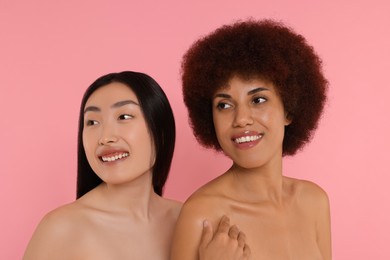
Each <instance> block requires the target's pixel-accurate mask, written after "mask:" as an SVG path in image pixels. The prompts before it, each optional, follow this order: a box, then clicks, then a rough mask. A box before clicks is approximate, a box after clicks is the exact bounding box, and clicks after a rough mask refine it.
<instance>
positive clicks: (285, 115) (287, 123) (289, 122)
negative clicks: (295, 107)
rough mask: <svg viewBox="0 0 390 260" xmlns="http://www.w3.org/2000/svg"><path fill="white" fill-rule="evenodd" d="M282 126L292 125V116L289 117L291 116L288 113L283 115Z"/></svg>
mask: <svg viewBox="0 0 390 260" xmlns="http://www.w3.org/2000/svg"><path fill="white" fill-rule="evenodd" d="M284 118H285V119H284V125H285V126H288V125H289V124H291V123H292V121H293V120H292V116H291V114H290V113H288V112H285V113H284Z"/></svg>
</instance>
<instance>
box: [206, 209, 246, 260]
mask: <svg viewBox="0 0 390 260" xmlns="http://www.w3.org/2000/svg"><path fill="white" fill-rule="evenodd" d="M250 255H251V252H250V249H249V246H248V245H247V244H246V237H245V234H244V233H243V232H241V231H240V230H239V229H238V227H237V226H236V225H230V219H229V218H228V217H227V216H223V217H222V218H221V220H220V222H219V225H218V228H217V230H216V231H215V233H214V232H213V227H212V225H211V224H210V223H209V222H208V221H207V220H204V222H203V232H202V237H201V241H200V245H199V260H248V259H250Z"/></svg>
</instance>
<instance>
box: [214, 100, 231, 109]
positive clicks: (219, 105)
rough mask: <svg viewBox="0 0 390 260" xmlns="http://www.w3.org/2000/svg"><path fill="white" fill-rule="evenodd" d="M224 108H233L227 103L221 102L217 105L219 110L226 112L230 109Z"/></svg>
mask: <svg viewBox="0 0 390 260" xmlns="http://www.w3.org/2000/svg"><path fill="white" fill-rule="evenodd" d="M224 106H229V108H230V107H231V105H230V104H228V103H225V102H221V103H218V104H217V108H218V109H219V110H225V109H228V108H226V107H224Z"/></svg>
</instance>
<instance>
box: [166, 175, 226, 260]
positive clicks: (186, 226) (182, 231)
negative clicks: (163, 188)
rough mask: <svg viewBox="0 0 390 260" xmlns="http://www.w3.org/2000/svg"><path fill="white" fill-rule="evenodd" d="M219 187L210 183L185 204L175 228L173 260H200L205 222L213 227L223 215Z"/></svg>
mask: <svg viewBox="0 0 390 260" xmlns="http://www.w3.org/2000/svg"><path fill="white" fill-rule="evenodd" d="M218 190H219V186H218V185H217V184H216V183H215V182H213V181H212V182H210V183H208V184H206V185H205V186H203V187H201V188H200V189H198V190H197V191H196V192H194V194H192V195H191V196H190V197H189V198H188V199H187V200H186V201H185V203H184V205H183V207H182V210H181V212H180V215H179V218H178V221H177V223H176V227H175V234H174V238H173V242H172V256H171V259H172V260H176V259H177V260H179V259H180V260H181V259H188V260H191V259H194V260H195V259H198V247H199V243H200V238H201V234H202V230H203V222H204V220H205V219H207V220H209V221H210V222H211V223H212V225H216V223H217V221H218V220H219V219H220V218H221V216H222V215H223V213H221V212H223V204H222V203H219V202H220V201H221V194H220V193H219V192H218Z"/></svg>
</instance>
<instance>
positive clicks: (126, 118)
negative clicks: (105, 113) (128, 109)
mask: <svg viewBox="0 0 390 260" xmlns="http://www.w3.org/2000/svg"><path fill="white" fill-rule="evenodd" d="M133 117H134V116H132V115H128V114H123V115H120V116H119V117H118V119H120V120H128V119H131V118H133Z"/></svg>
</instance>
